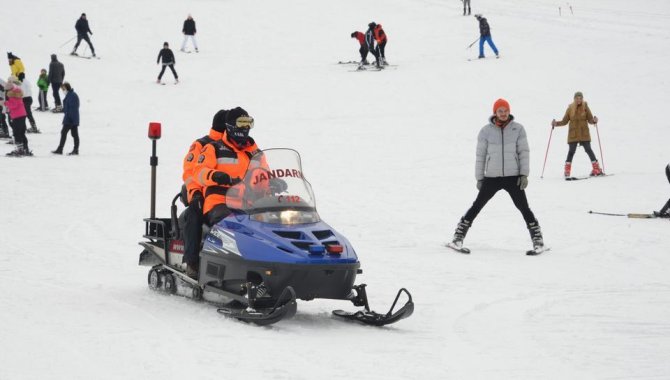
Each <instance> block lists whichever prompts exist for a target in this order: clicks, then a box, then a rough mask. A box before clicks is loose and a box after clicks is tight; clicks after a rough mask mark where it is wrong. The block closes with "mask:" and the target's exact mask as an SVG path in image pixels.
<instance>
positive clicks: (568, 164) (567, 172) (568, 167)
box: [563, 162, 572, 178]
mask: <svg viewBox="0 0 670 380" xmlns="http://www.w3.org/2000/svg"><path fill="white" fill-rule="evenodd" d="M571 169H572V162H566V163H565V168H563V175H564V176H565V178H569V177H570V170H571Z"/></svg>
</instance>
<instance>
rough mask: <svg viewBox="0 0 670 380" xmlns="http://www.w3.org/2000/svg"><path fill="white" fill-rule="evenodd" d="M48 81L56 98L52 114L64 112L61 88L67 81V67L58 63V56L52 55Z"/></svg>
mask: <svg viewBox="0 0 670 380" xmlns="http://www.w3.org/2000/svg"><path fill="white" fill-rule="evenodd" d="M47 81H48V82H49V83H50V84H51V91H52V92H53V96H54V109H53V111H52V112H63V106H62V105H61V100H60V93H59V92H58V91H60V86H61V85H62V84H63V81H65V66H63V64H62V63H60V62H59V61H58V57H56V54H51V63H49V74H48V75H47Z"/></svg>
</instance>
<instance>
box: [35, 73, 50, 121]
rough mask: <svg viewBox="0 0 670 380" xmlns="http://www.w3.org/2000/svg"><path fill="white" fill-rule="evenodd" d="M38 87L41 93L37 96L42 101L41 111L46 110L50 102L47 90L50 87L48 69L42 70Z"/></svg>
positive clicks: (38, 79)
mask: <svg viewBox="0 0 670 380" xmlns="http://www.w3.org/2000/svg"><path fill="white" fill-rule="evenodd" d="M37 87H38V88H39V89H40V95H39V96H38V97H37V99H38V100H39V103H40V108H38V110H39V111H46V110H48V109H49V102H48V101H47V90H48V89H49V77H48V76H47V70H46V69H42V70H40V76H39V78H37Z"/></svg>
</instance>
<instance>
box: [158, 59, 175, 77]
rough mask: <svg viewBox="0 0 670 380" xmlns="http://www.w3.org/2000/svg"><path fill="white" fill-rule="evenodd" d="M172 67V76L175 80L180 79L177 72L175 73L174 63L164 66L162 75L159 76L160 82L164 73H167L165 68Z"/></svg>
mask: <svg viewBox="0 0 670 380" xmlns="http://www.w3.org/2000/svg"><path fill="white" fill-rule="evenodd" d="M168 66H169V67H170V70H172V75H173V76H174V79H179V76H178V75H177V72H176V71H174V63H168V64H165V63H164V64H163V68H162V69H161V73H160V74H158V80H161V78H162V77H163V73H165V68H166V67H168Z"/></svg>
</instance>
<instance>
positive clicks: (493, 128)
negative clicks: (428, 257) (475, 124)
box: [447, 99, 544, 253]
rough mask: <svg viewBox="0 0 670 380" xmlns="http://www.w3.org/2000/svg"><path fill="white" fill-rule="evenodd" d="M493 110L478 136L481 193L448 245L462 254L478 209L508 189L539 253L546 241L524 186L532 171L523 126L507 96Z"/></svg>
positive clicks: (499, 100) (477, 163)
mask: <svg viewBox="0 0 670 380" xmlns="http://www.w3.org/2000/svg"><path fill="white" fill-rule="evenodd" d="M493 113H494V115H493V116H491V118H490V119H489V123H488V124H487V125H485V126H484V127H483V128H482V129H481V131H480V132H479V136H478V137H477V162H476V165H475V178H476V179H477V189H478V190H479V193H478V194H477V198H476V199H475V201H474V203H473V204H472V206H471V207H470V209H469V210H468V211H467V212H466V213H465V215H464V216H463V217H462V218H461V220H460V221H459V222H458V225H457V226H456V231H455V232H454V237H453V239H452V241H451V242H450V243H447V246H448V247H450V248H453V249H456V250H458V251H460V252H463V253H469V252H470V251H469V250H468V249H467V248H463V239H465V235H466V234H467V232H468V229H469V228H470V226H471V225H472V222H473V221H474V220H475V218H476V217H477V215H478V214H479V212H480V211H481V210H482V208H484V206H485V205H486V203H487V202H488V201H489V200H491V198H493V196H494V195H495V194H496V193H497V192H498V191H499V190H505V191H506V192H507V193H508V194H509V195H510V197H512V202H514V206H516V208H517V209H519V211H520V212H521V215H523V219H524V220H525V221H526V226H527V227H528V231H529V232H530V237H531V240H532V242H533V249H534V251H535V252H536V253H539V252H541V251H542V250H543V249H544V240H543V239H542V231H541V230H540V225H539V224H538V222H537V219H535V215H534V214H533V212H532V211H531V210H530V207H529V206H528V199H527V198H526V192H525V189H526V187H527V186H528V174H529V172H530V165H529V161H530V149H529V147H528V139H527V137H526V131H525V129H524V128H523V126H522V125H521V124H519V123H517V122H516V121H514V116H512V115H510V106H509V103H508V102H507V101H506V100H505V99H498V100H496V101H495V103H494V104H493Z"/></svg>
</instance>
